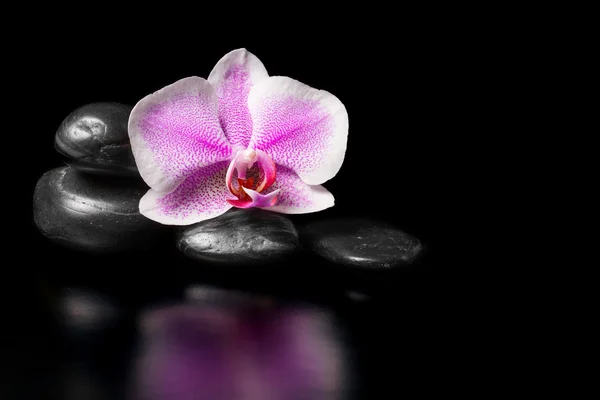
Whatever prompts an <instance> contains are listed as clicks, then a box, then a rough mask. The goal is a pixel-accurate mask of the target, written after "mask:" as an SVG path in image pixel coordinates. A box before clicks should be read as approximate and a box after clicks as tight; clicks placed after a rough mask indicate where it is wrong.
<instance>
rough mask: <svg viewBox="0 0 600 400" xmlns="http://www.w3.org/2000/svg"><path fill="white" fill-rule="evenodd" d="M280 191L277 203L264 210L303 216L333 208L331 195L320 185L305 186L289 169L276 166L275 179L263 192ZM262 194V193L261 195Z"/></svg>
mask: <svg viewBox="0 0 600 400" xmlns="http://www.w3.org/2000/svg"><path fill="white" fill-rule="evenodd" d="M275 190H281V191H280V192H279V194H278V196H277V203H275V205H274V206H272V207H268V208H266V209H267V210H269V211H275V212H280V213H284V214H305V213H311V212H316V211H321V210H324V209H326V208H329V207H333V205H334V198H333V195H332V194H331V193H330V192H329V191H328V190H327V189H325V188H324V187H323V186H321V185H307V184H306V183H304V182H303V181H302V179H300V177H299V176H298V175H297V174H296V173H295V172H294V171H292V170H291V169H289V168H286V167H284V166H281V165H278V166H277V179H276V180H275V183H273V186H271V187H270V188H269V189H267V190H266V191H265V192H267V193H270V192H271V191H275ZM263 194H264V193H263Z"/></svg>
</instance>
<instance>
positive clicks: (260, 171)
mask: <svg viewBox="0 0 600 400" xmlns="http://www.w3.org/2000/svg"><path fill="white" fill-rule="evenodd" d="M234 174H235V175H237V179H234ZM275 177H276V166H275V163H274V162H273V160H272V159H271V157H269V155H268V154H267V153H265V152H264V151H262V150H255V149H241V150H238V151H237V153H236V155H235V157H234V158H233V160H231V163H230V164H229V168H228V169H227V175H226V178H225V179H226V185H227V188H228V189H229V191H230V192H231V194H233V195H234V196H236V197H237V199H232V200H227V201H228V203H229V204H231V205H233V206H235V207H238V208H250V207H270V206H273V205H275V204H276V203H277V194H278V193H279V190H276V191H273V192H271V193H268V194H261V192H263V191H264V190H266V189H268V188H269V187H270V186H271V185H272V184H273V183H274V182H275ZM236 182H237V187H236V185H235V183H236Z"/></svg>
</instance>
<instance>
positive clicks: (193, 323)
mask: <svg viewBox="0 0 600 400" xmlns="http://www.w3.org/2000/svg"><path fill="white" fill-rule="evenodd" d="M224 293H227V292H224ZM225 297H226V296H225ZM234 303H235V302H234ZM334 323H335V322H334V320H333V319H332V317H331V315H330V314H329V313H328V312H327V311H326V310H323V309H318V308H314V307H307V306H289V305H288V306H282V305H274V304H273V302H266V301H265V299H264V298H260V299H258V301H256V302H252V301H245V302H244V303H243V304H242V303H238V304H232V303H231V302H229V303H228V302H226V301H224V302H222V303H221V304H218V303H215V302H214V301H212V302H209V303H206V302H197V303H196V304H183V305H174V306H167V307H162V308H156V309H153V310H150V311H148V312H146V313H145V314H144V315H143V316H142V317H141V318H140V329H141V331H142V336H143V339H142V344H141V347H140V349H139V355H138V358H137V365H136V379H135V384H134V387H133V393H134V396H133V398H134V399H136V400H163V399H164V400H179V399H205V400H211V399H228V400H237V399H241V400H296V399H297V400H320V399H323V400H324V399H346V398H347V397H346V393H348V392H347V388H346V386H347V381H348V380H347V374H346V372H345V370H346V369H347V368H346V367H347V366H346V360H345V358H346V357H345V352H344V347H343V346H342V344H341V343H340V341H339V338H338V330H337V329H336V326H335V325H334Z"/></svg>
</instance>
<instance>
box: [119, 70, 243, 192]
mask: <svg viewBox="0 0 600 400" xmlns="http://www.w3.org/2000/svg"><path fill="white" fill-rule="evenodd" d="M129 137H130V139H131V149H132V151H133V155H134V157H135V162H136V164H137V167H138V170H139V171H140V174H141V176H142V178H143V179H144V181H145V182H146V183H147V184H148V186H150V187H151V188H152V189H153V190H155V191H157V192H161V193H169V192H171V191H173V190H175V188H177V187H178V186H179V184H180V183H182V182H183V181H185V179H186V178H187V177H188V176H191V175H193V173H194V172H195V171H197V170H198V169H199V168H200V167H203V166H207V165H210V164H213V163H215V162H219V161H223V160H226V159H228V158H229V157H230V156H231V153H232V148H231V145H230V143H229V142H228V141H227V138H226V137H225V134H224V133H223V130H222V129H221V125H220V123H219V118H218V103H217V96H216V93H215V90H214V88H213V87H212V86H211V84H210V83H208V82H207V81H206V80H204V79H202V78H198V77H190V78H185V79H181V80H179V81H177V82H175V83H173V84H172V85H169V86H166V87H164V88H163V89H161V90H159V91H157V92H155V93H153V94H151V95H149V96H146V97H144V98H143V99H142V100H140V101H139V102H138V103H137V104H136V106H135V107H134V108H133V110H132V112H131V115H130V117H129Z"/></svg>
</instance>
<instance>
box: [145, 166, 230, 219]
mask: <svg viewBox="0 0 600 400" xmlns="http://www.w3.org/2000/svg"><path fill="white" fill-rule="evenodd" d="M227 165H228V162H226V161H222V162H218V163H215V164H212V165H209V166H207V167H202V168H200V169H198V170H197V171H196V172H195V173H194V174H193V175H191V176H189V177H188V178H187V179H185V180H184V181H183V182H182V183H181V184H180V185H179V186H178V187H177V188H176V189H175V190H174V191H172V192H171V193H167V194H164V193H159V192H157V191H155V190H153V189H150V190H149V191H148V193H146V194H145V195H144V197H142V199H141V200H140V212H141V213H142V215H144V216H146V217H147V218H149V219H151V220H153V221H156V222H160V223H161V224H164V225H190V224H194V223H196V222H200V221H203V220H205V219H210V218H214V217H218V216H219V215H221V214H223V213H224V212H225V211H227V210H229V209H230V208H231V205H230V204H229V203H228V202H227V199H228V198H230V197H231V194H230V193H229V190H228V189H227V187H226V186H225V173H226V171H227Z"/></svg>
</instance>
